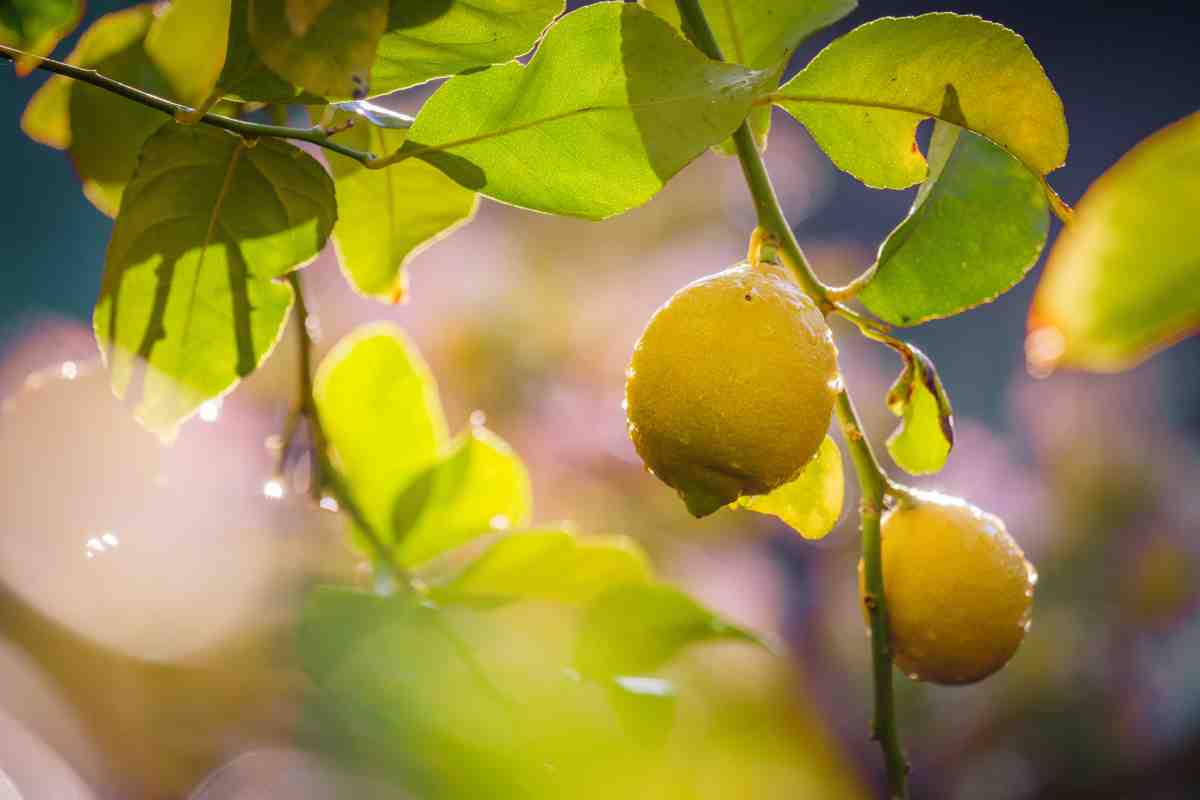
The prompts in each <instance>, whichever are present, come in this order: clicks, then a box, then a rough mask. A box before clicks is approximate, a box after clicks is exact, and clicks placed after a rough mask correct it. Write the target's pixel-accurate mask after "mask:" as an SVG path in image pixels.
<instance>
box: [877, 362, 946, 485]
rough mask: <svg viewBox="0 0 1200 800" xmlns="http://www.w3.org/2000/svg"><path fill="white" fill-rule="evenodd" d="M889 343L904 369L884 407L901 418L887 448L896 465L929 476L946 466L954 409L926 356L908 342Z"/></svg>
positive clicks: (913, 473) (931, 363)
mask: <svg viewBox="0 0 1200 800" xmlns="http://www.w3.org/2000/svg"><path fill="white" fill-rule="evenodd" d="M888 344H889V345H890V346H891V347H892V348H894V349H895V350H896V351H897V352H898V353H900V356H901V358H903V359H904V369H903V371H901V373H900V377H898V378H897V379H896V382H895V383H894V384H892V388H891V389H890V390H889V391H888V394H887V406H888V408H889V409H891V411H892V413H893V414H895V415H896V416H898V417H900V418H901V419H900V425H899V427H897V428H896V430H895V431H894V432H893V433H892V435H891V436H889V437H888V440H887V449H888V453H890V454H891V456H892V460H893V461H895V462H896V464H897V466H899V467H900V468H901V469H903V470H904V471H905V472H908V473H910V474H912V475H931V474H933V473H935V472H938V471H939V470H940V469H941V468H942V467H943V466H945V465H946V459H947V458H948V457H949V456H950V450H951V448H953V447H954V410H953V409H952V408H951V407H950V397H949V395H947V394H946V389H945V387H943V386H942V379H941V377H940V376H939V375H938V373H937V367H935V366H934V365H933V362H932V361H930V360H929V356H927V355H925V354H924V353H922V352H921V351H920V350H918V349H917V348H915V347H913V346H912V345H910V344H908V343H907V342H898V341H895V340H892V341H889V342H888Z"/></svg>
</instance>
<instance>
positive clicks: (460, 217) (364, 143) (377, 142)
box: [328, 112, 478, 303]
mask: <svg viewBox="0 0 1200 800" xmlns="http://www.w3.org/2000/svg"><path fill="white" fill-rule="evenodd" d="M341 113H342V115H343V116H341V119H345V116H344V114H345V112H341ZM404 139H405V131H403V130H388V129H384V128H380V127H376V126H375V125H364V124H359V125H355V126H354V127H352V128H350V129H349V130H347V131H344V132H342V133H339V134H338V141H340V142H341V143H342V144H344V145H346V146H348V147H354V148H356V149H359V150H365V151H371V152H374V153H377V154H386V153H392V152H395V151H396V150H398V149H399V148H400V146H401V145H402V144H404ZM328 159H329V167H330V169H331V170H332V171H333V177H334V181H335V183H336V184H337V193H338V203H339V205H340V207H341V209H342V221H341V223H340V224H339V225H338V227H337V231H336V232H335V233H334V241H335V242H336V243H337V248H338V258H339V260H340V262H341V265H342V270H343V271H344V272H345V273H346V277H347V278H349V280H350V283H351V285H352V286H353V287H354V288H355V289H356V290H358V291H359V292H361V293H362V294H364V295H366V296H368V297H374V298H376V299H378V300H383V301H385V302H392V303H395V302H399V301H400V300H401V299H403V298H404V296H405V294H406V286H407V283H408V281H407V278H406V274H405V271H404V268H405V265H406V264H407V263H408V262H409V260H411V259H412V258H413V257H414V256H415V255H416V254H417V253H419V252H421V251H422V250H423V249H424V248H425V247H427V246H429V245H430V244H433V243H434V242H436V241H438V240H439V239H441V238H443V237H445V236H447V235H449V234H450V233H451V232H453V231H454V230H456V229H458V228H459V227H461V226H462V225H464V224H466V223H467V222H468V221H470V219H471V217H472V216H474V214H475V208H476V206H477V204H478V195H476V194H475V193H474V192H472V191H470V190H469V189H464V188H463V187H461V186H459V185H458V184H457V183H455V182H454V181H452V180H450V178H448V177H446V176H445V175H444V174H442V172H441V171H439V170H438V169H436V168H434V167H432V166H430V165H429V164H426V163H425V162H423V161H419V160H417V159H408V160H405V161H401V162H400V163H398V164H393V165H392V166H390V167H388V168H387V169H367V168H366V167H364V166H363V165H362V164H361V163H359V162H358V161H356V160H354V159H352V158H347V157H345V156H341V155H337V154H334V153H330V154H329V156H328Z"/></svg>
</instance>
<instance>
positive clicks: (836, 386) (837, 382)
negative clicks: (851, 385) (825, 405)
mask: <svg viewBox="0 0 1200 800" xmlns="http://www.w3.org/2000/svg"><path fill="white" fill-rule="evenodd" d="M845 388H846V382H845V381H843V380H842V376H841V375H840V374H838V375H834V376H833V378H832V379H831V380H830V381H829V390H830V391H831V392H840V391H842V389H845Z"/></svg>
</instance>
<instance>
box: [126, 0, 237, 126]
mask: <svg viewBox="0 0 1200 800" xmlns="http://www.w3.org/2000/svg"><path fill="white" fill-rule="evenodd" d="M229 9H230V0H171V4H170V5H169V6H166V8H164V9H163V11H162V12H161V13H160V14H158V15H157V16H156V17H155V19H154V22H153V23H152V24H151V26H150V31H149V32H148V33H147V34H146V53H147V54H148V55H149V56H150V59H151V60H152V61H153V62H154V63H155V64H156V65H157V66H158V68H159V69H160V70H162V73H163V74H164V75H165V76H166V77H167V80H168V81H169V82H170V84H171V86H172V87H173V88H174V90H175V97H176V99H178V100H179V102H181V103H183V104H184V105H188V106H192V107H193V108H195V107H198V106H200V105H201V104H203V103H204V101H205V100H207V99H208V98H209V97H210V96H211V95H212V93H213V89H214V88H215V87H216V85H217V77H218V76H219V75H220V74H221V70H222V69H223V68H224V67H225V52H226V49H227V45H228V42H229Z"/></svg>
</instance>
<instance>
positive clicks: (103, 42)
mask: <svg viewBox="0 0 1200 800" xmlns="http://www.w3.org/2000/svg"><path fill="white" fill-rule="evenodd" d="M152 19H153V15H152V13H151V6H149V5H140V6H135V7H133V8H130V9H127V10H125V11H117V12H115V13H112V14H108V15H105V16H103V17H101V18H100V19H98V20H96V22H95V23H94V24H93V25H92V26H91V27H90V28H88V29H87V30H86V31H85V32H84V34H83V36H82V37H81V38H80V40H79V44H78V45H77V46H76V48H75V50H74V51H73V52H72V53H71V55H70V56H68V57H67V61H68V62H69V63H71V64H76V65H78V66H81V67H90V68H92V69H95V70H96V71H98V72H100V73H101V74H103V75H106V76H107V77H110V78H114V79H116V80H119V81H122V82H124V83H131V84H133V85H135V86H138V87H139V88H141V89H145V90H146V91H148V92H151V93H153V94H157V95H160V96H161V95H165V96H168V97H170V96H172V90H171V87H170V84H169V83H168V81H167V78H166V76H165V75H164V74H163V73H162V72H161V71H160V70H159V69H158V67H157V66H155V64H154V62H153V61H151V59H150V58H149V56H148V55H147V54H146V51H145V49H144V48H143V40H144V39H145V37H146V32H147V31H148V30H149V28H150V24H151V21H152ZM162 124H163V114H162V112H160V111H155V110H154V109H151V108H147V107H145V106H143V105H139V104H137V103H131V102H129V101H128V100H126V99H125V98H123V97H119V96H117V95H115V94H112V93H110V92H106V91H105V90H103V89H100V88H98V87H95V86H90V85H88V84H85V83H78V82H76V81H72V80H71V79H70V78H67V77H64V76H61V75H55V76H53V77H52V78H50V80H48V81H46V83H45V84H43V85H42V87H41V88H40V89H38V91H37V93H36V94H34V96H33V99H31V100H30V101H29V106H28V107H27V108H26V109H25V115H24V117H23V118H22V120H21V125H22V127H23V128H24V130H25V132H26V133H27V134H28V135H29V136H30V137H31V138H33V139H35V140H36V141H39V142H42V143H43V144H48V145H50V146H51V147H58V148H69V149H70V155H71V160H72V162H73V163H74V165H75V170H76V172H77V173H78V174H79V179H80V181H82V183H83V193H84V195H86V196H87V198H88V199H89V200H91V201H92V203H93V204H94V205H95V206H96V207H97V208H99V209H100V210H101V211H102V212H104V213H105V214H107V215H108V216H114V215H116V213H117V209H118V208H119V207H120V205H121V193H122V192H123V191H124V189H125V184H127V183H128V182H129V179H130V176H132V175H133V171H134V168H135V167H136V166H137V160H138V153H139V152H140V151H141V149H142V144H143V143H144V142H145V141H146V139H147V138H148V137H149V136H150V134H152V133H153V132H154V131H156V130H158V128H159V127H161V126H162Z"/></svg>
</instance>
